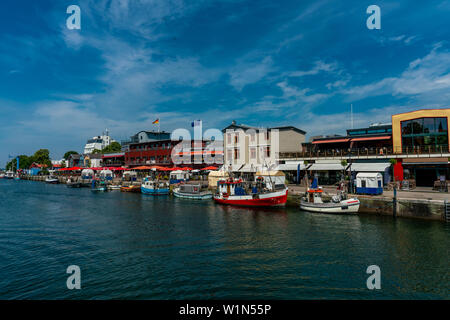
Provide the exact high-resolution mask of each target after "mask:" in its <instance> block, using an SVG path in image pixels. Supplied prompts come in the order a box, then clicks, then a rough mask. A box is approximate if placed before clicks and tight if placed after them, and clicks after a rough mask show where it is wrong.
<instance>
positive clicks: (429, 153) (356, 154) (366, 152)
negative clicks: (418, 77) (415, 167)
mask: <svg viewBox="0 0 450 320" xmlns="http://www.w3.org/2000/svg"><path fill="white" fill-rule="evenodd" d="M431 157H450V152H449V148H448V146H420V147H414V148H408V147H406V148H403V149H396V150H394V149H393V148H392V147H391V148H386V147H384V148H352V149H345V150H343V149H341V150H338V149H326V150H304V151H301V152H280V153H279V154H278V159H279V160H315V159H391V158H431Z"/></svg>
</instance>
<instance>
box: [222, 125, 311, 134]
mask: <svg viewBox="0 0 450 320" xmlns="http://www.w3.org/2000/svg"><path fill="white" fill-rule="evenodd" d="M230 128H241V129H254V130H258V131H262V130H269V131H270V130H281V131H284V130H294V131H296V132H298V133H301V134H306V131H304V130H302V129H299V128H297V127H294V126H280V127H268V128H258V127H251V126H246V125H242V124H230V125H229V126H227V127H225V128H223V129H222V132H223V133H225V132H226V131H227V129H230Z"/></svg>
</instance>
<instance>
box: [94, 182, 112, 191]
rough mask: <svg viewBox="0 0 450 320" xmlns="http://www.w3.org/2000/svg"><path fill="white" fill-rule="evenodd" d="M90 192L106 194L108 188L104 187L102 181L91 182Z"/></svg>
mask: <svg viewBox="0 0 450 320" xmlns="http://www.w3.org/2000/svg"><path fill="white" fill-rule="evenodd" d="M91 191H92V192H106V191H108V188H107V187H106V184H105V182H104V181H98V180H92V187H91Z"/></svg>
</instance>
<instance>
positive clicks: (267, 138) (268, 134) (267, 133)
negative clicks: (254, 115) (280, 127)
mask: <svg viewBox="0 0 450 320" xmlns="http://www.w3.org/2000/svg"><path fill="white" fill-rule="evenodd" d="M269 139H270V131H266V140H267V141H269Z"/></svg>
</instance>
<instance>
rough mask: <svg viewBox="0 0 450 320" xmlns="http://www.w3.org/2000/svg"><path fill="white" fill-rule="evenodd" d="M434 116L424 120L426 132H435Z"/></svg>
mask: <svg viewBox="0 0 450 320" xmlns="http://www.w3.org/2000/svg"><path fill="white" fill-rule="evenodd" d="M434 120H435V119H434V118H425V119H424V120H423V132H424V133H435V132H436V130H435V126H434V123H435V121H434Z"/></svg>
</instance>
